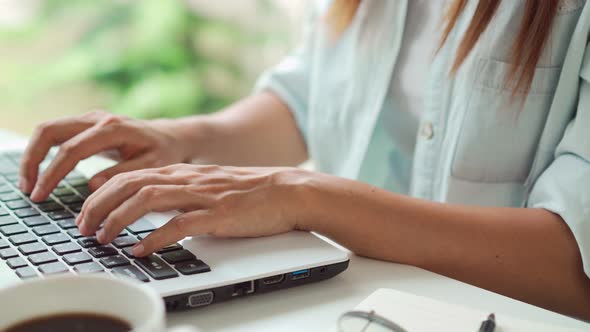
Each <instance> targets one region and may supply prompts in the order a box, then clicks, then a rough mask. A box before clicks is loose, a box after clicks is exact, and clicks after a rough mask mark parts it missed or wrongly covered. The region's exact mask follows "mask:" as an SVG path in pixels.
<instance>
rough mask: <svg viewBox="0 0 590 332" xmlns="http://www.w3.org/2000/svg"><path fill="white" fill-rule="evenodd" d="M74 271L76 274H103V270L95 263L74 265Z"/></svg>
mask: <svg viewBox="0 0 590 332" xmlns="http://www.w3.org/2000/svg"><path fill="white" fill-rule="evenodd" d="M74 270H75V271H76V272H78V273H97V272H104V268H103V267H102V266H100V264H98V263H96V262H92V263H86V264H80V265H76V266H75V267H74Z"/></svg>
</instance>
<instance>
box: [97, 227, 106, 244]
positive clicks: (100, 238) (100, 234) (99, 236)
mask: <svg viewBox="0 0 590 332" xmlns="http://www.w3.org/2000/svg"><path fill="white" fill-rule="evenodd" d="M105 236H106V235H105V234H104V230H102V229H99V230H98V231H97V232H96V239H97V240H98V242H100V243H104V240H105Z"/></svg>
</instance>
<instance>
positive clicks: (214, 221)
mask: <svg viewBox="0 0 590 332" xmlns="http://www.w3.org/2000/svg"><path fill="white" fill-rule="evenodd" d="M307 173H309V172H306V171H302V170H299V169H295V168H276V167H274V168H258V167H245V168H241V167H222V166H197V165H190V164H177V165H172V166H166V167H163V168H154V169H145V170H139V171H133V172H129V173H123V174H119V175H116V176H115V177H113V178H112V179H110V180H109V181H108V182H107V183H105V184H104V185H103V186H102V187H100V189H98V190H97V191H96V192H95V193H93V194H92V195H91V196H90V197H89V198H88V199H87V200H86V202H85V203H84V206H83V208H82V212H81V213H80V215H79V216H78V219H77V221H76V223H77V224H78V226H79V229H80V233H82V234H83V235H85V236H89V235H92V234H94V233H95V232H96V236H97V239H98V241H99V242H101V243H109V242H111V241H112V240H114V239H115V238H116V237H117V235H118V234H119V233H120V232H121V231H122V230H123V229H125V227H127V226H128V225H130V224H132V223H133V222H134V221H136V220H137V219H139V218H140V217H142V216H143V215H145V214H147V213H149V212H152V211H161V212H163V211H170V210H176V209H178V210H181V211H182V213H181V214H179V215H178V216H176V217H174V218H173V219H171V220H170V221H169V222H168V223H166V224H165V225H163V226H162V227H160V228H159V229H157V230H155V231H154V232H152V233H151V234H150V235H149V236H148V237H146V238H145V239H144V240H143V241H141V242H140V243H138V244H137V245H136V246H135V247H134V248H133V253H134V255H136V256H138V257H139V256H145V255H148V254H150V253H152V252H154V251H157V250H159V249H160V248H162V247H165V246H167V245H170V244H173V243H175V242H177V241H179V240H181V239H183V238H185V237H187V236H194V235H200V234H211V235H214V236H220V237H258V236H267V235H273V234H279V233H284V232H288V231H290V230H293V229H295V228H296V221H297V218H298V214H299V213H301V211H305V208H303V207H302V206H300V205H299V204H298V201H300V200H299V199H297V197H293V196H294V195H293V194H292V193H293V192H294V191H293V190H292V188H293V184H294V183H297V182H299V181H301V180H302V176H303V177H305V176H304V174H307ZM296 191H297V190H295V192H296ZM103 221H104V223H103ZM101 224H102V225H103V227H102V228H101V229H100V230H99V226H100V225H101ZM97 230H98V231H97Z"/></svg>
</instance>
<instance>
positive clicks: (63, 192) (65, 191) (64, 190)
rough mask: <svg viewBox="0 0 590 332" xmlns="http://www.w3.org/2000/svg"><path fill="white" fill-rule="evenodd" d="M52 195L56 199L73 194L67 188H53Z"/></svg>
mask: <svg viewBox="0 0 590 332" xmlns="http://www.w3.org/2000/svg"><path fill="white" fill-rule="evenodd" d="M53 194H54V195H55V196H57V197H62V196H69V195H73V194H74V192H73V191H72V190H71V189H69V188H55V189H53Z"/></svg>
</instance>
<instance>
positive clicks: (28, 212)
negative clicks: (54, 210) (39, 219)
mask: <svg viewBox="0 0 590 332" xmlns="http://www.w3.org/2000/svg"><path fill="white" fill-rule="evenodd" d="M14 214H16V216H17V217H19V218H26V217H32V216H38V215H39V211H37V210H35V209H33V208H26V209H20V210H16V211H14Z"/></svg>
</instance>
